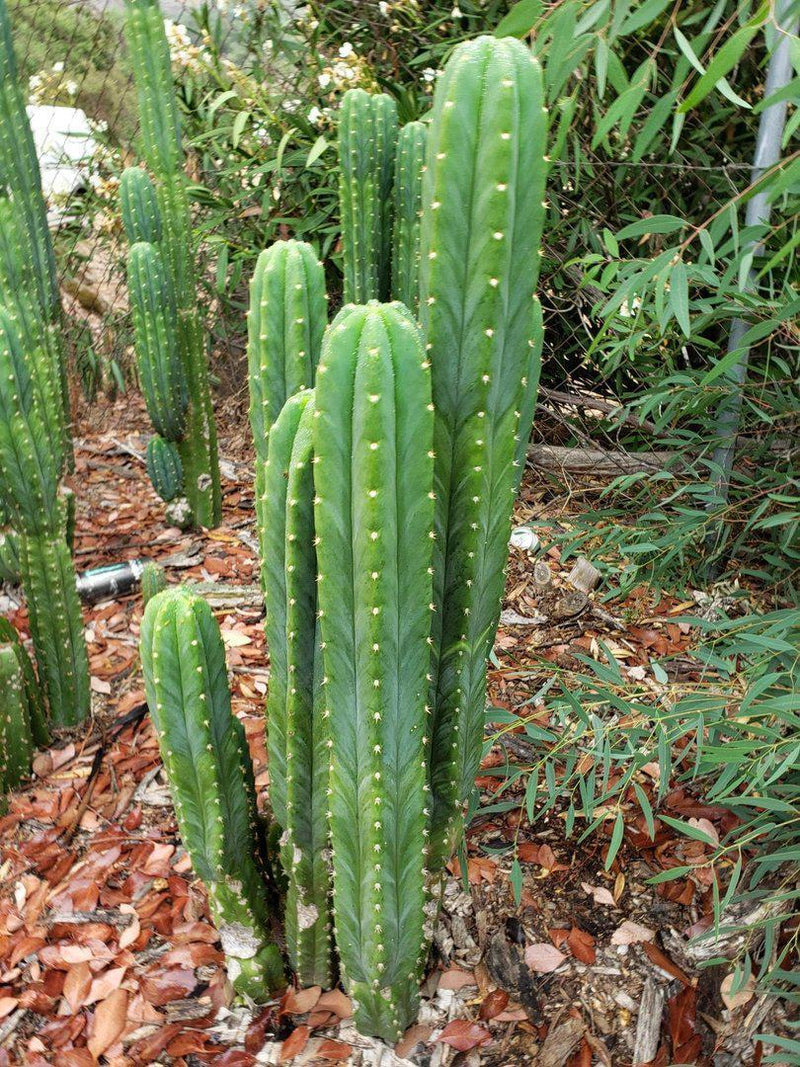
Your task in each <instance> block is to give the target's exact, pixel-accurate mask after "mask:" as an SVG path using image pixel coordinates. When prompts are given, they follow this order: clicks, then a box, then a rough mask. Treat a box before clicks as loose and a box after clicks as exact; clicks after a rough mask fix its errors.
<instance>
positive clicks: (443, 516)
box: [143, 37, 546, 1040]
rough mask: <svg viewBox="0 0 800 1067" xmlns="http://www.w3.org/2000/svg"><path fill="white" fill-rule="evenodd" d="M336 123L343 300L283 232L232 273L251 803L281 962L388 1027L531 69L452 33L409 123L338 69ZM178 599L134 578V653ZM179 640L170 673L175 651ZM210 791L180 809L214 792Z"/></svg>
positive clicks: (467, 669)
mask: <svg viewBox="0 0 800 1067" xmlns="http://www.w3.org/2000/svg"><path fill="white" fill-rule="evenodd" d="M340 144H341V150H342V155H341V163H342V178H341V183H342V186H341V187H342V223H343V253H344V276H345V294H346V299H347V300H348V303H347V304H346V306H345V307H344V308H343V309H342V311H340V312H339V314H338V315H337V317H336V318H335V319H334V320H333V322H332V323H331V324H330V326H328V327H327V328H326V327H325V298H324V292H323V280H322V268H321V267H320V266H319V264H318V263H317V261H316V258H315V256H314V254H313V252H312V250H311V249H310V248H308V247H307V246H304V245H302V244H300V243H298V242H285V243H279V244H277V245H275V246H273V247H272V248H271V249H269V250H267V251H266V252H264V253H262V256H261V258H260V259H259V262H258V266H257V269H256V275H255V277H254V279H253V284H252V287H251V305H250V317H249V377H250V390H251V424H252V428H253V434H254V438H255V444H256V457H257V459H256V463H257V469H256V512H257V521H258V526H259V539H260V546H261V552H262V584H263V587H264V594H265V605H266V636H267V644H268V647H269V654H270V681H269V692H268V697H267V732H268V757H269V780H270V801H271V804H272V809H273V813H274V818H275V820H276V822H277V824H278V826H279V828H280V830H281V838H280V858H281V862H282V865H283V867H284V872H285V876H286V881H287V886H288V888H287V900H286V905H285V931H286V947H287V954H288V957H289V962H290V964H291V966H292V968H293V970H294V971H295V972H296V974H297V975H298V977H299V979H300V980H301V981H302V982H304V983H316V984H322V985H325V984H329V983H330V982H331V981H332V979H333V976H334V972H335V970H336V969H337V966H338V971H339V973H340V974H341V977H342V979H343V981H344V983H345V986H346V988H347V990H348V992H349V993H350V994H351V996H352V998H353V1001H354V1006H355V1012H356V1023H357V1025H358V1026H359V1028H360V1029H361V1030H362V1031H364V1032H365V1033H369V1034H375V1035H378V1036H381V1037H383V1038H384V1039H386V1040H395V1039H397V1037H398V1036H399V1035H400V1034H401V1033H402V1032H403V1030H404V1029H405V1028H406V1027H407V1026H408V1025H409V1024H410V1022H412V1021H413V1018H414V1016H415V1013H416V1009H417V1003H418V995H419V979H420V977H421V974H422V971H423V968H424V964H425V960H426V955H427V951H428V946H429V942H430V937H431V932H432V922H431V921H430V920H432V919H433V918H435V914H436V901H435V897H436V895H437V892H438V888H439V885H440V881H441V877H442V872H443V870H444V866H445V863H446V862H447V860H448V859H449V858H450V856H451V855H452V853H453V851H454V850H455V849H456V847H457V846H458V844H459V841H460V838H461V835H462V834H463V820H464V811H465V806H466V802H467V800H468V798H469V795H470V793H471V791H472V789H473V786H474V778H475V773H476V770H477V768H478V762H479V758H480V752H481V748H482V743H483V727H484V712H485V700H486V665H487V658H488V656H489V653H490V651H491V646H492V642H493V639H494V635H495V632H496V628H497V624H498V620H499V614H500V602H501V597H502V593H503V583H504V573H505V565H506V560H507V544H508V536H509V533H510V527H511V511H512V505H513V497H514V494H515V491H516V488H517V486H518V484H519V478H520V474H521V467H520V464H521V460H522V458H523V457H524V448H525V445H526V442H527V440H528V437H529V433H530V428H531V422H532V419H533V409H534V406H535V400H536V389H537V385H538V375H539V361H540V358H541V340H542V322H541V311H540V309H539V306H538V302H537V300H536V297H535V290H536V284H537V277H538V267H539V245H540V239H541V231H542V224H543V219H544V208H543V197H544V183H545V171H546V157H545V144H546V109H545V107H544V93H543V87H542V77H541V72H540V70H539V68H538V65H537V63H536V61H535V60H534V59H533V57H532V55H531V52H530V50H529V49H528V48H527V47H526V46H525V45H523V44H522V43H521V42H519V41H517V40H511V39H503V40H497V39H494V38H489V37H482V38H478V39H476V40H474V41H471V42H468V43H465V44H462V45H460V46H459V47H458V48H456V49H455V51H454V53H453V55H452V57H451V59H450V61H449V62H448V64H447V68H446V71H445V73H444V75H443V77H442V78H441V80H440V81H439V84H438V85H437V88H436V93H435V98H434V105H433V112H432V117H431V121H430V126H429V127H428V126H427V125H426V124H422V123H411V124H409V125H408V126H406V127H405V128H404V129H403V130H401V131H400V132H399V133H398V131H397V120H396V111H395V109H394V105H393V104H392V103H391V101H389V100H388V98H386V97H382V96H369V95H368V94H366V93H363V92H362V91H360V90H352V91H350V92H349V93H348V94H346V96H345V99H344V103H343V115H342V123H341V127H340ZM391 295H395V296H398V297H401V298H402V302H400V300H397V301H395V302H393V303H392V302H388V299H389V297H390V296H391ZM186 603H187V601H186V600H185V599H184V600H180V599H179V598H178V596H177V594H172V593H162V594H161V596H159V597H157V598H156V599H155V601H153V603H152V604H151V606H150V607H148V610H147V616H146V622H147V626H146V627H145V629H144V630H143V641H144V647H145V650H146V649H147V648H149V647H150V646H151V645H153V643H154V642H155V645H156V647H158V649H159V654H161V647H162V645H161V643H159V641H158V638H157V636H156V635H157V634H158V632H159V620H161V619H162V616H163V619H164V628H165V629H166V630H168V632H169V634H171V633H172V631H171V630H169V626H173V627H174V625H175V624H174V622H172V621H170V622H169V625H167V620H168V619H169V620H172V618H173V616H172V615H168V612H175V611H177V608H176V607H175V606H174V605H178V604H186ZM157 605H159V606H158V607H157ZM160 605H164V607H161V606H160ZM194 610H197V609H194ZM190 636H191V635H189V637H190ZM164 640H165V641H172V642H173V643H172V644H171V645H170V646H169V648H170V649H171V650H172V651H171V652H170V655H172V656H174V655H175V654H176V653H175V651H174V640H173V638H172V637H171V636H168V637H167V638H165V639H164ZM175 640H177V639H175ZM184 643H185V646H186V647H185V649H184V655H185V656H186V657H187V661H186V664H185V667H184V669H185V671H186V673H187V676H188V675H189V674H190V672H191V670H192V669H194V668H193V667H192V664H194V663H195V662H196V661H198V662H200V661H201V657H198V653H197V652H196V651H192V652H190V651H189V650H188V645H189V644H191V642H190V640H189V639H188V637H187V638H186V639H184ZM147 655H148V654H147V652H145V654H144V656H143V658H144V661H145V669H146V671H147V672H148V695H149V700H150V702H151V707H152V708H155V711H154V718H155V720H156V724H157V726H158V728H159V731H160V732H161V733H162V748H165V749H167V770H168V774H169V775H170V779H171V781H172V787H173V790H174V792H175V794H176V797H178V798H179V818H180V819H182V820H183V822H185V821H186V820H185V816H184V815H183V814H182V813H181V810H180V806H183V807H185V806H186V804H187V803H188V801H187V800H185V799H184V794H183V790H184V789H185V788H187V783H182V782H181V781H180V780H179V779H180V775H179V774H178V772H177V771H175V770H174V769H172V768H171V765H170V762H169V761H170V760H173V759H174V757H173V752H174V747H173V746H171V745H169V744H168V743H167V740H166V738H165V731H166V734H167V735H169V733H170V729H177V728H178V727H172V728H170V727H168V726H167V725H166V724H167V717H168V715H167V708H168V707H169V709H170V711H169V716H170V717H175V719H176V722H178V724H179V725H180V723H183V721H184V719H185V717H186V715H187V714H188V711H187V710H186V708H185V706H183V705H185V704H186V699H185V696H184V699H183V705H182V710H181V708H179V707H178V705H179V704H181V701H180V699H179V696H180V691H181V687H180V686H179V685H177V684H171V685H169V684H167V683H165V682H164V671H163V670H162V668H161V665H160V663H159V664H158V665H156V664H154V663H153V662H152V659H151V660H150V661H148V658H147ZM171 669H172V671H173V672H174V671H176V670H177V667H176V666H175V665H174V664H172V668H171ZM198 669H199V668H198ZM220 670H221V668H220ZM154 675H160V677H161V679H162V681H161V683H160V686H161V687H160V688H158V687H157V686H156V684H155V682H154V681H153V677H154ZM207 700H208V697H206V698H204V701H203V703H204V704H205V702H206V701H207ZM197 715H198V717H201V715H202V712H197ZM206 726H208V724H207V723H206ZM181 729H184V731H185V726H183V727H181ZM197 729H198V730H199V725H198V726H197ZM182 736H183V735H182ZM197 743H198V744H199V741H198V742H197ZM221 743H222V737H221V735H218V736H215V737H211V738H210V740H209V745H208V752H209V753H210V754H212V753H213V754H214V755H213V756H212V755H210V756H209V761H210V762H213V761H216V762H217V763H219V762H220V760H221V756H220V755H218V754H217V753H218V751H219V746H220V745H221ZM229 743H230V742H229ZM244 778H245V782H246V783H247V782H248V781H249V779H248V776H247V773H245V774H244ZM189 784H190V785H191V788H193V789H194V788H196V786H197V783H196V782H195V781H194V780H193V781H192V782H191V783H189ZM214 788H215V790H216V792H213V793H211V794H210V795H209V796H206V797H205V800H206V806H207V807H208V806H211V805H213V804H214V803H216V804H218V805H222V806H223V807H224V806H225V803H226V801H225V798H224V794H223V792H222V790H221V789H220V788H219V787H217V786H215V787H214ZM248 796H249V794H248ZM193 810H194V809H193ZM183 822H182V827H183ZM184 832H185V833H191V832H196V830H194V829H192V828H190V827H187V828H186V830H185V831H184ZM242 834H243V836H244V837H245V838H246V840H247V841H251V837H247V836H246V834H245V831H242ZM195 847H197V846H190V850H192V848H195ZM251 851H252V847H251V848H250V850H248V848H244V849H243V855H246V856H250V854H251ZM256 852H257V850H256ZM200 862H204V861H203V860H202V859H201V861H200ZM204 869H205V871H206V873H205V874H203V875H202V876H203V877H206V878H207V879H209V878H210V877H211V872H210V870H209V868H208V864H206V867H205V868H204ZM223 869H224V870H226V871H227V870H228V869H229V868H227V867H225V866H224V864H223ZM198 873H200V871H199V870H198ZM237 878H238V881H239V882H240V883H241V884H243V885H244V884H245V883H246V882H247V872H246V871H244V870H242V871H241V872H240V874H239V875H237ZM212 897H213V893H212ZM247 900H248V903H247V909H248V910H247V915H248V922H249V923H250V926H251V927H252V925H253V923H254V922H255V919H254V916H256V915H257V909H256V908H255V907H254V906H253V905H252V904H251V903H250V902H249V901H250V898H249V897H248V898H247ZM212 906H213V901H212ZM243 906H244V905H243ZM259 943H262V942H259Z"/></svg>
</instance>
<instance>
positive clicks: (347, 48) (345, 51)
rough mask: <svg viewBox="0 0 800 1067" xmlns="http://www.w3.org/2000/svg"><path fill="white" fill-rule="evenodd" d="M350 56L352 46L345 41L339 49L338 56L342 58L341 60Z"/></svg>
mask: <svg viewBox="0 0 800 1067" xmlns="http://www.w3.org/2000/svg"><path fill="white" fill-rule="evenodd" d="M352 54H353V46H352V45H351V44H350V42H349V41H345V42H344V44H343V45H342V47H341V48H340V49H339V55H340V56H341V57H342V59H347V58H348V57H349V56H351V55H352Z"/></svg>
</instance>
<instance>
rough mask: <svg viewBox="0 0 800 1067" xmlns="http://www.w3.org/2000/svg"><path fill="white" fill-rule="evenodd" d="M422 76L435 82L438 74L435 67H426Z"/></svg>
mask: <svg viewBox="0 0 800 1067" xmlns="http://www.w3.org/2000/svg"><path fill="white" fill-rule="evenodd" d="M422 77H423V79H424V80H425V81H426V82H435V81H436V78H437V77H438V75H437V72H436V71H435V70H434V69H433V67H426V68H425V70H423V72H422Z"/></svg>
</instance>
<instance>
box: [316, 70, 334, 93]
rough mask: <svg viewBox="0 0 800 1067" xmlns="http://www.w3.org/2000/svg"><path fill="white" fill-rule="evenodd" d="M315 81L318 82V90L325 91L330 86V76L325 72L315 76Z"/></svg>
mask: <svg viewBox="0 0 800 1067" xmlns="http://www.w3.org/2000/svg"><path fill="white" fill-rule="evenodd" d="M317 81H318V82H319V87H320V89H327V88H328V86H329V85H330V84H331V76H330V74H328V73H327V71H323V72H322V74H320V75H318V76H317Z"/></svg>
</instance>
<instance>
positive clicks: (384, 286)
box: [339, 89, 397, 304]
mask: <svg viewBox="0 0 800 1067" xmlns="http://www.w3.org/2000/svg"><path fill="white" fill-rule="evenodd" d="M396 147H397V106H396V104H395V102H394V100H393V99H392V97H390V96H387V95H386V94H385V93H378V94H375V95H371V94H370V93H366V92H364V90H363V89H349V90H348V91H347V92H346V93H345V94H344V97H343V99H342V107H341V115H340V119H339V165H340V168H341V175H340V180H339V197H340V204H341V213H342V255H343V261H344V299H345V303H353V304H363V303H366V301H367V300H375V299H381V300H388V299H389V294H390V289H391V255H392V210H393V201H392V184H393V181H394V160H395V151H396Z"/></svg>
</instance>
